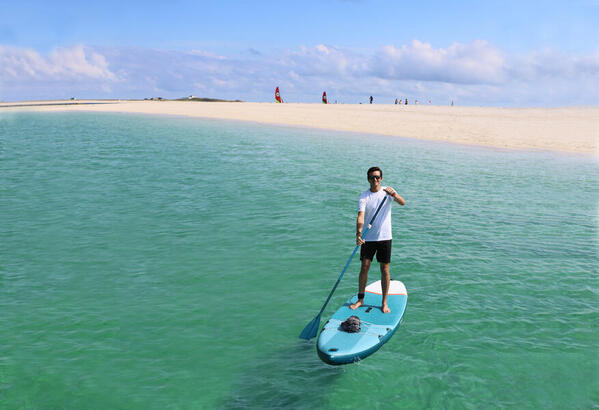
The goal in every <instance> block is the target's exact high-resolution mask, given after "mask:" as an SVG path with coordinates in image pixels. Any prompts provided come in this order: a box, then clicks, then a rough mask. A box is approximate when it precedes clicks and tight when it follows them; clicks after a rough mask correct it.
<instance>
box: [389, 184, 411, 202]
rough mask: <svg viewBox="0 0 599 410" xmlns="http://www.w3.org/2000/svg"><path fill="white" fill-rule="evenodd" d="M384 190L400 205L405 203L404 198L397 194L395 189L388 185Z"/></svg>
mask: <svg viewBox="0 0 599 410" xmlns="http://www.w3.org/2000/svg"><path fill="white" fill-rule="evenodd" d="M385 192H386V193H388V194H389V195H391V196H392V197H393V200H394V201H395V202H397V203H398V204H400V205H401V206H404V205H405V204H406V200H405V199H404V198H403V197H402V196H401V195H399V194H398V193H397V191H396V190H395V189H393V188H391V187H390V186H388V187H386V188H385Z"/></svg>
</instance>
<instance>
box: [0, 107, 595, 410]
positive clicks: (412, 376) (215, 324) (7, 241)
mask: <svg viewBox="0 0 599 410" xmlns="http://www.w3.org/2000/svg"><path fill="white" fill-rule="evenodd" d="M375 164H376V165H378V166H380V167H381V168H382V169H383V171H384V184H388V185H390V186H393V187H394V188H396V189H397V190H398V191H399V192H400V193H401V194H402V195H403V196H404V197H405V198H406V199H407V201H408V203H407V205H406V206H405V207H400V206H395V208H394V210H393V234H394V243H393V257H392V277H393V278H394V279H399V280H402V281H403V282H404V283H405V284H406V286H407V288H408V293H409V300H408V308H407V311H406V314H405V316H404V322H403V324H402V325H401V327H400V328H399V329H398V331H397V333H396V334H395V336H394V337H393V338H392V339H391V340H390V341H389V343H387V344H386V345H385V346H384V347H383V348H382V349H381V350H380V351H379V352H377V353H376V354H375V355H373V356H371V357H370V358H368V359H366V360H364V361H362V362H360V363H358V364H354V365H348V366H343V367H331V366H328V365H325V364H324V363H322V362H321V361H320V360H319V359H318V357H317V355H316V352H315V347H314V341H312V342H304V341H302V340H300V339H298V335H299V333H300V331H301V330H302V329H303V327H304V326H305V325H306V324H307V323H308V322H309V321H310V320H311V319H312V318H314V316H315V315H316V314H317V313H318V310H319V309H320V307H321V306H322V303H324V301H325V299H326V297H327V295H328V294H329V292H330V290H331V287H332V286H333V284H334V283H335V281H336V279H337V277H338V275H339V273H340V271H341V269H342V267H343V265H344V264H345V262H346V260H347V258H348V257H349V255H350V254H351V251H352V250H353V246H354V243H353V240H354V236H353V235H354V229H355V216H356V206H357V198H358V196H359V194H360V193H361V192H362V191H364V190H365V189H367V187H368V185H367V181H366V178H365V171H366V169H367V168H368V167H369V166H371V165H375ZM598 171H599V163H598V162H597V161H596V160H594V159H591V158H587V157H580V156H568V155H561V154H555V153H525V152H510V151H499V150H489V149H482V148H475V147H464V146H454V145H446V144H440V143H428V142H421V141H413V140H409V139H400V138H387V137H381V136H367V135H352V134H343V133H335V132H326V131H312V130H303V129H291V128H284V127H266V126H261V125H254V124H245V123H235V122H217V121H208V120H198V119H185V118H173V117H161V118H157V117H149V116H148V117H145V116H132V115H114V114H90V113H69V114H64V113H62V114H57V113H49V114H45V113H44V114H43V113H32V114H26V113H19V114H7V113H1V114H0V341H1V343H0V407H3V408H128V409H131V408H140V409H147V408H214V407H216V408H244V407H247V408H276V407H290V408H394V407H401V408H430V407H432V408H486V407H511V408H519V409H520V408H588V407H593V406H599V387H598V382H597V380H598V377H597V375H598V372H599V360H598V356H597V346H598V345H599V334H598V331H597V324H598V323H599V303H598V302H599V297H598V296H599V275H598V267H599V256H598V250H599V247H598V245H599V240H598V217H599V212H598V203H599V182H598V178H597V177H598V174H599V173H598ZM358 264H359V262H358V261H357V258H355V260H354V262H353V263H352V265H351V266H350V269H349V270H348V272H347V273H346V275H345V277H344V278H343V281H342V282H341V284H340V286H339V288H338V289H337V291H336V292H335V294H334V296H333V298H332V300H331V302H330V304H329V306H328V308H327V310H326V311H325V314H324V315H323V322H324V320H326V317H328V316H330V315H331V314H332V312H334V310H335V309H336V307H337V306H339V305H340V304H342V303H343V302H344V301H345V300H346V299H347V298H348V297H349V296H350V295H351V294H352V293H353V292H355V290H356V285H357V271H358ZM377 276H378V274H377V270H376V269H373V271H372V272H371V280H375V279H377Z"/></svg>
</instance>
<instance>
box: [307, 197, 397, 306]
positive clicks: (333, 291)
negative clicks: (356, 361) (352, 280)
mask: <svg viewBox="0 0 599 410" xmlns="http://www.w3.org/2000/svg"><path fill="white" fill-rule="evenodd" d="M386 200H387V195H385V197H384V198H383V201H382V202H381V203H380V205H379V206H378V208H377V209H376V212H375V213H374V216H373V217H372V219H371V220H370V223H369V224H368V226H367V227H366V229H365V230H364V232H362V239H364V238H365V237H366V234H367V233H368V231H369V230H370V228H371V227H372V224H373V222H374V220H375V219H376V216H377V215H378V214H379V211H380V210H381V208H382V207H383V204H384V203H385V201H386ZM359 247H360V245H356V247H355V248H354V251H353V252H352V254H351V256H350V257H349V260H348V261H347V263H346V264H345V267H344V268H343V270H342V271H341V275H339V279H337V282H335V286H333V290H331V293H329V297H328V298H327V301H326V302H324V305H322V308H321V309H320V312H319V313H318V316H320V315H321V314H322V312H324V308H325V307H326V306H327V304H328V303H329V300H331V296H333V293H335V289H337V285H339V282H341V278H343V274H345V271H346V270H347V268H348V266H349V264H350V263H351V261H352V259H353V258H354V255H355V254H356V252H357V251H358V248H359Z"/></svg>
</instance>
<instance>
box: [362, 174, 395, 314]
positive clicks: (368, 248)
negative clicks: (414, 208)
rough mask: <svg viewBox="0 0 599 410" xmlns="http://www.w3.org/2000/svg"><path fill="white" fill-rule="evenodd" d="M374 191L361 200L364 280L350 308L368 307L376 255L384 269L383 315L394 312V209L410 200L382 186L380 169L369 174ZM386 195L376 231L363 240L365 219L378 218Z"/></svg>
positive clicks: (375, 226)
mask: <svg viewBox="0 0 599 410" xmlns="http://www.w3.org/2000/svg"><path fill="white" fill-rule="evenodd" d="M366 175H367V176H368V182H369V183H370V189H367V190H366V191H364V193H363V194H362V195H360V199H359V200H358V220H357V222H356V245H359V246H362V248H361V249H360V260H361V261H362V267H361V268H360V278H359V280H358V301H357V302H356V303H354V304H353V305H351V306H350V308H351V309H357V308H358V307H360V306H362V305H363V304H364V291H365V289H366V281H367V280H368V270H369V269H370V264H371V263H372V259H373V258H374V255H375V254H376V260H377V261H378V262H379V264H380V266H381V287H382V289H383V304H382V307H381V310H382V311H383V313H389V312H390V311H391V310H390V309H389V306H388V305H387V295H388V293H389V284H390V282H391V276H390V274H389V264H390V263H391V206H392V205H393V202H397V203H398V204H400V205H402V206H403V205H405V204H406V200H405V199H403V198H402V197H401V195H399V194H398V193H397V192H396V191H395V190H394V189H393V188H391V187H384V188H383V187H382V186H381V182H382V181H383V171H381V169H380V168H379V167H372V168H370V169H369V170H368V172H367V173H366ZM386 195H390V196H391V197H392V198H393V199H392V200H389V199H391V198H388V200H387V201H386V202H385V204H384V205H383V207H382V208H381V210H380V211H379V214H378V215H377V217H376V219H375V220H374V222H373V223H372V228H371V229H370V230H369V231H368V233H367V234H366V237H365V238H364V240H362V229H363V228H364V219H366V220H367V221H370V219H371V218H372V217H373V216H374V214H375V212H376V209H377V208H378V206H379V205H380V203H381V202H382V201H383V198H385V196H386Z"/></svg>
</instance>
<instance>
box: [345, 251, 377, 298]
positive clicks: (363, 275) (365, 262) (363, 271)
mask: <svg viewBox="0 0 599 410" xmlns="http://www.w3.org/2000/svg"><path fill="white" fill-rule="evenodd" d="M370 262H372V261H371V260H370V259H366V258H364V259H362V267H361V268H360V278H359V279H358V293H359V294H361V295H364V290H365V289H366V282H367V281H368V269H370ZM363 304H364V296H362V299H358V301H357V302H356V303H354V304H353V305H350V306H349V308H350V309H357V308H359V307H360V306H362V305H363Z"/></svg>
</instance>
